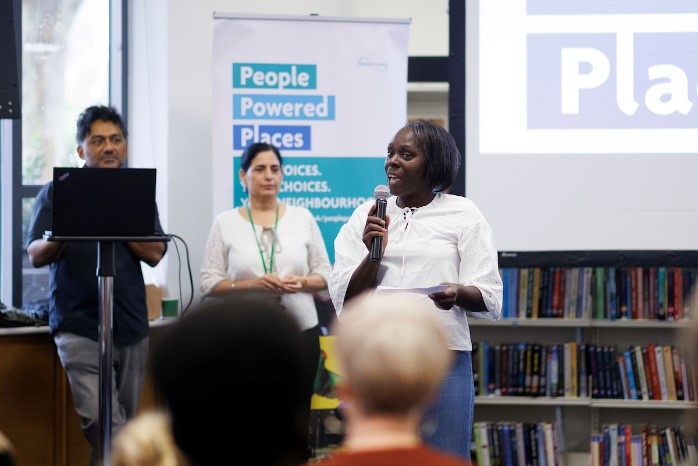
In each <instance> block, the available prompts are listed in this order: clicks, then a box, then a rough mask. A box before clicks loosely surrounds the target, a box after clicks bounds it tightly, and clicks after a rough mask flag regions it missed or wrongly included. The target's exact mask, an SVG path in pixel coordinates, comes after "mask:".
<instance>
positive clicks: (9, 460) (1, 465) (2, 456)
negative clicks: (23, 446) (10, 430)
mask: <svg viewBox="0 0 698 466" xmlns="http://www.w3.org/2000/svg"><path fill="white" fill-rule="evenodd" d="M16 464H17V462H16V460H15V449H14V446H13V445H12V442H10V439H8V438H7V437H5V435H4V434H3V433H2V432H0V466H15V465H16Z"/></svg>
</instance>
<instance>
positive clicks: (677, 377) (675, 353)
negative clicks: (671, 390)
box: [671, 346, 686, 400]
mask: <svg viewBox="0 0 698 466" xmlns="http://www.w3.org/2000/svg"><path fill="white" fill-rule="evenodd" d="M681 359H682V358H681V355H680V354H679V348H678V346H672V347H671V365H672V367H673V368H674V383H675V385H676V399H677V400H685V399H686V397H685V394H684V390H683V371H682V369H681Z"/></svg>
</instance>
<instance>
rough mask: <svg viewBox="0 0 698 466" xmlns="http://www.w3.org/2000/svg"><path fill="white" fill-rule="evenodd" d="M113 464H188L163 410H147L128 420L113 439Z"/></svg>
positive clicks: (113, 465) (180, 465) (167, 465)
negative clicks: (176, 442)
mask: <svg viewBox="0 0 698 466" xmlns="http://www.w3.org/2000/svg"><path fill="white" fill-rule="evenodd" d="M111 464H112V466H188V465H189V462H188V461H187V460H186V459H185V457H184V455H183V454H182V453H181V452H180V450H179V448H178V447H177V445H176V444H175V441H174V437H173V435H172V426H171V423H170V419H169V417H168V416H167V415H166V414H165V413H160V412H156V411H149V412H145V413H141V414H139V415H138V416H136V417H135V418H133V419H131V420H129V421H128V422H127V423H126V424H125V425H124V426H123V427H122V428H121V430H119V432H118V433H117V434H116V435H115V437H114V440H113V442H112V453H111Z"/></svg>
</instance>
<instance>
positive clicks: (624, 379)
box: [616, 354, 631, 400]
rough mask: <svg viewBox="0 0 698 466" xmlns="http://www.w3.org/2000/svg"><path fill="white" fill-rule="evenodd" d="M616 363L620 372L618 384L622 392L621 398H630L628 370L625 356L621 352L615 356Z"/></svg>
mask: <svg viewBox="0 0 698 466" xmlns="http://www.w3.org/2000/svg"><path fill="white" fill-rule="evenodd" d="M616 364H617V365H618V372H619V373H620V375H621V377H620V385H621V389H622V390H621V391H622V393H623V399H626V400H630V399H631V395H630V382H629V381H628V375H627V374H628V371H627V369H626V362H625V358H624V357H623V355H622V354H619V355H618V356H616Z"/></svg>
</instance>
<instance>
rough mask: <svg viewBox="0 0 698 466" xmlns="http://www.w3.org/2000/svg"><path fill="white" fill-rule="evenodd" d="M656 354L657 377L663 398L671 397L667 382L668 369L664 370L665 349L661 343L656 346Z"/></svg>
mask: <svg viewBox="0 0 698 466" xmlns="http://www.w3.org/2000/svg"><path fill="white" fill-rule="evenodd" d="M655 354H656V360H657V377H658V378H659V390H660V393H661V394H662V398H661V399H662V400H664V401H666V400H668V399H669V391H668V387H667V382H666V380H667V379H666V371H665V370H664V351H663V350H662V346H661V345H656V346H655Z"/></svg>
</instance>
